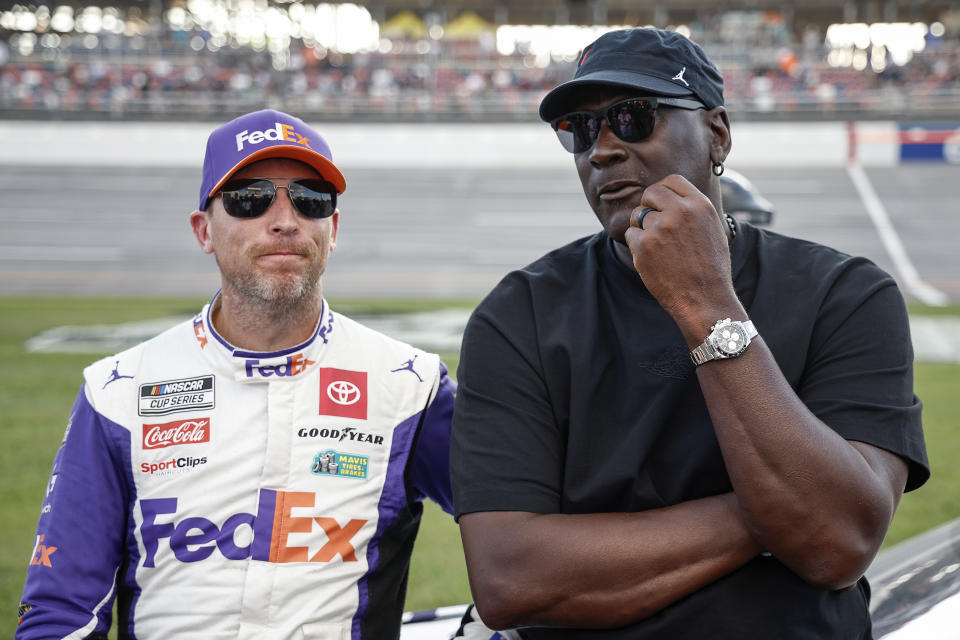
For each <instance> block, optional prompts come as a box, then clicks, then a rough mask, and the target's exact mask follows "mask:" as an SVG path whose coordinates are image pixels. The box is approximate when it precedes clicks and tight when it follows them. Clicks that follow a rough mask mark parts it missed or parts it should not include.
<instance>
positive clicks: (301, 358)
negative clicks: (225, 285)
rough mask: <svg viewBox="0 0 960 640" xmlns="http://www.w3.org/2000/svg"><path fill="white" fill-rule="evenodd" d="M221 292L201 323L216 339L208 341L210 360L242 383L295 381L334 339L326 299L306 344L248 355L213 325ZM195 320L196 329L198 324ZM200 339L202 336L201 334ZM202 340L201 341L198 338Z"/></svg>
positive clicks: (217, 294)
mask: <svg viewBox="0 0 960 640" xmlns="http://www.w3.org/2000/svg"><path fill="white" fill-rule="evenodd" d="M219 295H220V292H219V291H217V293H216V294H215V295H214V296H213V298H212V299H211V300H210V302H209V303H208V304H207V305H206V306H205V307H204V308H203V311H202V312H201V316H200V318H198V320H199V321H200V322H201V323H202V325H205V326H204V327H203V330H204V331H205V335H209V336H210V337H211V338H212V339H209V340H205V342H207V343H209V346H210V347H212V349H204V351H209V352H210V356H211V357H213V358H215V359H216V360H217V361H219V362H220V363H222V364H226V365H227V366H228V367H229V368H231V369H232V370H233V372H234V377H235V379H236V380H237V381H238V382H266V381H270V380H283V379H295V378H296V376H298V375H299V374H301V373H304V372H306V371H307V370H308V369H309V368H310V366H311V365H314V364H315V363H316V362H317V360H318V359H319V354H320V352H321V351H322V349H323V347H324V345H326V344H327V342H328V341H329V339H330V335H331V333H332V332H333V327H334V324H333V323H334V317H333V311H332V310H331V309H330V305H329V304H328V303H327V301H326V299H323V300H322V303H323V304H322V305H321V307H320V316H319V318H318V319H317V325H316V327H315V328H314V330H313V333H312V334H311V335H310V337H309V338H307V339H306V340H305V341H304V342H301V343H300V344H298V345H295V346H292V347H288V348H286V349H282V350H279V351H248V350H244V349H240V348H238V347H235V346H234V345H232V344H230V343H229V342H227V340H225V339H224V338H223V336H221V335H220V334H219V333H217V330H216V329H215V328H214V326H213V322H212V321H211V315H210V314H211V310H212V309H213V307H214V303H215V302H216V301H217V297H218V296H219ZM198 320H194V329H195V332H196V324H197V322H198ZM198 336H199V334H198ZM198 340H199V337H198Z"/></svg>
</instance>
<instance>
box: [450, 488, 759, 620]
mask: <svg viewBox="0 0 960 640" xmlns="http://www.w3.org/2000/svg"><path fill="white" fill-rule="evenodd" d="M460 531H461V535H462V537H463V546H464V552H465V554H466V559H467V568H468V572H469V576H470V588H471V590H472V592H473V597H474V600H475V602H476V606H477V610H478V612H479V613H480V616H481V618H482V619H483V620H484V622H485V623H486V624H487V625H489V626H491V627H493V628H497V629H505V628H509V627H514V626H519V625H546V626H576V627H581V628H602V627H618V626H623V625H626V624H629V623H631V622H636V621H638V620H640V619H642V618H645V617H647V616H649V615H651V614H653V613H656V612H657V611H659V610H660V609H663V608H664V607H666V606H667V605H669V604H671V603H673V602H675V601H676V600H678V599H680V598H682V597H683V596H686V595H688V594H690V593H692V592H694V591H696V590H698V589H700V588H701V587H703V586H705V585H707V584H709V583H710V582H713V581H714V580H716V579H717V578H720V577H721V576H723V575H726V574H727V573H729V572H731V571H733V570H734V569H736V568H738V567H740V566H741V565H743V564H745V563H746V562H747V561H749V560H750V559H751V558H753V557H755V556H756V555H757V554H758V553H759V552H760V548H759V547H758V546H757V545H756V543H755V542H753V540H752V538H751V537H750V534H749V533H748V532H747V529H746V527H745V525H744V523H743V521H742V517H741V515H740V513H739V507H738V505H737V501H736V499H735V498H734V496H733V494H725V495H721V496H713V497H709V498H703V499H700V500H694V501H690V502H685V503H682V504H679V505H675V506H672V507H666V508H662V509H655V510H650V511H644V512H640V513H604V514H583V515H570V514H548V515H540V514H535V513H526V512H517V511H488V512H478V513H470V514H466V515H464V516H462V517H461V519H460Z"/></svg>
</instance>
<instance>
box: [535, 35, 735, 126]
mask: <svg viewBox="0 0 960 640" xmlns="http://www.w3.org/2000/svg"><path fill="white" fill-rule="evenodd" d="M597 85H601V86H608V87H620V88H622V89H626V90H628V91H635V92H641V93H643V94H646V95H654V96H669V97H682V96H692V97H694V98H696V99H698V100H699V101H700V102H702V103H703V104H704V106H706V107H707V109H713V108H714V107H718V106H720V105H722V104H723V76H721V75H720V71H719V70H718V69H717V67H716V66H715V65H714V64H713V63H712V62H711V61H710V59H709V58H708V57H707V54H706V53H704V52H703V49H701V48H700V46H699V45H697V44H696V43H695V42H693V41H692V40H690V39H688V38H685V37H684V36H683V35H681V34H679V33H677V32H675V31H664V30H663V29H646V28H643V27H637V28H635V29H623V30H619V31H610V32H608V33H605V34H603V35H602V36H600V37H599V38H597V39H596V40H594V41H593V42H592V43H591V44H589V45H587V46H586V47H585V48H584V49H583V53H581V54H580V61H579V63H578V64H577V71H576V73H574V74H573V79H572V80H568V81H567V82H564V83H563V84H561V85H559V86H557V87H555V88H554V89H553V90H552V91H550V93H548V94H547V95H546V96H544V98H543V101H542V102H541V103H540V118H541V119H543V120H545V121H547V122H550V121H552V120H553V119H554V118H557V117H559V116H561V115H563V114H564V113H566V112H568V111H570V110H571V109H573V108H576V103H577V99H578V98H579V97H582V95H583V91H584V90H585V89H590V88H591V87H594V86H597Z"/></svg>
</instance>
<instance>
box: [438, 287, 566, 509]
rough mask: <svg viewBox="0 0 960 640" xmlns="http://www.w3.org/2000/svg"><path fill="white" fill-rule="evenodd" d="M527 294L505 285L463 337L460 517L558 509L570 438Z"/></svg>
mask: <svg viewBox="0 0 960 640" xmlns="http://www.w3.org/2000/svg"><path fill="white" fill-rule="evenodd" d="M522 288H523V287H522V285H516V284H515V285H514V286H509V285H505V284H503V283H501V285H500V286H499V287H498V289H496V290H495V291H494V293H493V294H491V296H490V297H488V298H487V300H485V301H484V303H482V304H481V306H480V307H478V308H477V310H476V311H475V312H474V314H473V315H472V316H471V318H470V321H469V322H468V323H467V327H466V330H465V331H464V336H463V343H462V346H461V351H460V366H459V368H458V370H457V379H458V384H459V387H458V391H457V399H456V403H455V407H454V416H453V434H452V445H451V470H452V473H451V477H452V480H453V497H454V508H455V511H454V513H455V515H456V517H457V518H459V517H460V516H461V515H463V514H464V513H471V512H475V511H529V512H534V513H556V512H558V511H559V510H560V509H559V508H560V492H561V482H562V478H563V464H564V452H565V446H564V442H565V439H564V437H563V435H562V433H561V431H560V428H559V427H558V425H557V420H556V419H555V417H554V411H553V408H552V405H551V402H550V397H549V394H548V391H547V386H546V384H545V380H544V377H543V375H542V367H541V364H540V358H539V351H538V347H537V345H538V340H537V331H536V322H535V318H534V314H533V312H532V311H531V305H530V303H529V299H528V297H526V296H524V295H523V293H524V292H523V291H522Z"/></svg>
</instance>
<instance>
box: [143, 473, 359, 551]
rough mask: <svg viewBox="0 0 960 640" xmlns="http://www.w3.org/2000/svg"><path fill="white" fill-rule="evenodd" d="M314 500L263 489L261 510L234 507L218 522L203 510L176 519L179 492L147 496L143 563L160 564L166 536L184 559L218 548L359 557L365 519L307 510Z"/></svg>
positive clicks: (311, 496) (309, 496)
mask: <svg viewBox="0 0 960 640" xmlns="http://www.w3.org/2000/svg"><path fill="white" fill-rule="evenodd" d="M315 504H316V494H314V493H310V492H303V491H274V490H271V489H261V490H260V498H259V501H258V505H257V513H255V514H253V513H235V514H233V515H231V516H230V517H228V518H227V519H226V520H224V521H223V522H219V523H218V522H214V521H212V520H210V519H208V518H204V517H202V516H190V517H185V518H179V519H177V511H178V508H179V500H178V499H177V498H147V499H143V500H141V501H140V510H141V513H142V514H143V523H142V524H141V525H140V534H141V536H142V538H143V547H144V550H145V552H146V553H145V554H144V558H143V566H144V567H151V568H152V567H155V566H156V564H155V562H156V555H157V552H158V551H159V549H160V545H161V541H163V540H166V541H167V544H169V546H170V549H171V550H172V551H173V555H174V557H175V558H176V559H177V560H178V561H180V562H200V561H201V560H206V559H207V558H209V557H210V556H211V555H213V553H214V552H215V551H219V552H220V554H221V555H222V556H223V557H224V558H226V559H228V560H245V559H247V558H251V559H253V560H260V561H262V562H275V563H286V562H332V561H333V560H334V559H336V558H337V557H338V556H339V557H340V559H341V560H342V561H343V562H357V555H356V545H357V544H359V542H355V541H354V538H355V536H356V535H357V533H358V532H359V531H360V530H361V529H362V528H363V525H365V524H366V523H367V520H364V519H359V518H351V519H349V520H347V521H346V522H342V519H337V518H332V517H329V516H326V515H318V514H310V515H306V514H307V513H310V510H311V509H312V508H313V507H314V505H315ZM295 509H296V512H297V514H298V515H296V516H295V515H294V510H295ZM164 521H165V522H164ZM321 531H322V535H321V533H320V532H321ZM297 534H299V535H297ZM292 536H296V537H295V538H292ZM304 543H306V546H305V545H304Z"/></svg>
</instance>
